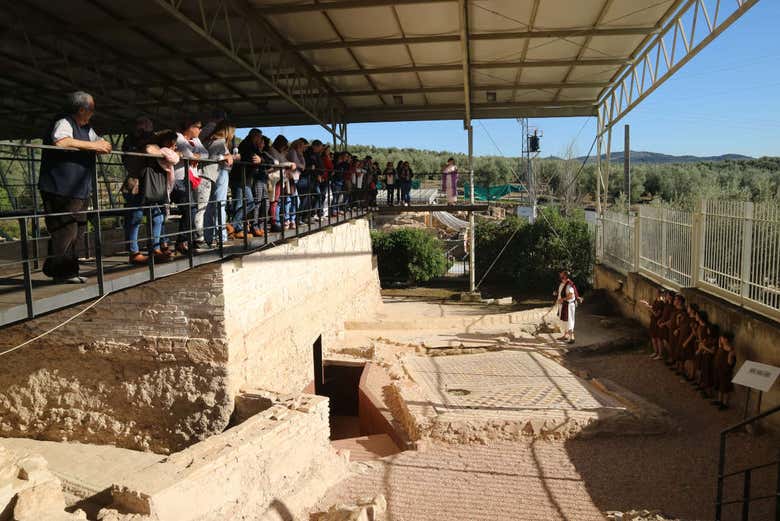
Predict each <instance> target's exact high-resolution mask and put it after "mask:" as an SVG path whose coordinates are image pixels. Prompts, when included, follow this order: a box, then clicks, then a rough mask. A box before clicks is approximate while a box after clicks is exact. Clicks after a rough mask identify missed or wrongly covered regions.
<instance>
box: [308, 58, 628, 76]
mask: <svg viewBox="0 0 780 521" xmlns="http://www.w3.org/2000/svg"><path fill="white" fill-rule="evenodd" d="M625 63H626V59H625V58H595V59H585V60H536V61H511V62H477V63H474V62H471V69H472V70H480V69H516V68H517V67H525V68H547V67H566V66H570V65H580V66H599V67H612V66H620V65H623V64H625ZM462 68H463V65H462V64H461V63H454V64H450V65H417V66H406V67H374V68H366V69H363V70H362V71H361V70H356V69H336V70H330V71H327V70H326V71H321V72H320V74H322V75H323V76H325V77H336V76H355V75H358V76H361V75H363V74H366V73H368V74H402V73H405V72H452V71H459V70H461V69H462Z"/></svg>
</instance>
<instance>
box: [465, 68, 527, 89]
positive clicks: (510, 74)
mask: <svg viewBox="0 0 780 521" xmlns="http://www.w3.org/2000/svg"><path fill="white" fill-rule="evenodd" d="M516 75H517V71H516V70H515V69H474V70H472V71H471V84H472V85H496V84H498V85H510V86H511V85H513V84H514V82H515V76H516Z"/></svg>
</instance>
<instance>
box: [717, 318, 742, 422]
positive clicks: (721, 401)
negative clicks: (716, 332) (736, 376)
mask: <svg viewBox="0 0 780 521" xmlns="http://www.w3.org/2000/svg"><path fill="white" fill-rule="evenodd" d="M736 363H737V356H736V351H735V350H734V337H733V335H732V334H731V333H726V332H722V333H721V334H720V337H719V338H718V351H717V352H716V353H715V358H714V360H713V376H714V382H713V384H714V388H715V391H717V393H718V397H717V399H715V400H713V402H712V404H713V405H716V406H717V407H718V409H719V410H721V411H723V410H726V409H728V407H729V400H730V399H731V394H732V393H733V392H734V384H733V383H731V378H732V376H733V373H734V365H735V364H736Z"/></svg>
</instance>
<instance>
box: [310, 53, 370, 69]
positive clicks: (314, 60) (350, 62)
mask: <svg viewBox="0 0 780 521" xmlns="http://www.w3.org/2000/svg"><path fill="white" fill-rule="evenodd" d="M301 54H302V55H303V56H304V57H305V58H306V59H307V60H308V61H309V63H311V64H313V65H314V66H315V67H316V68H317V69H319V70H321V71H322V70H325V71H328V70H334V69H339V70H340V69H357V68H358V67H357V65H356V64H355V60H354V59H353V58H352V56H350V55H349V52H348V51H347V50H346V49H320V50H313V51H303V52H302V53H301Z"/></svg>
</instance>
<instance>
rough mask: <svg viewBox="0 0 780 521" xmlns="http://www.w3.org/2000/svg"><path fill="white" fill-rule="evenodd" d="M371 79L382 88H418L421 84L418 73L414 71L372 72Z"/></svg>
mask: <svg viewBox="0 0 780 521" xmlns="http://www.w3.org/2000/svg"><path fill="white" fill-rule="evenodd" d="M371 79H372V80H373V82H374V85H376V86H377V87H378V88H380V89H384V90H391V89H416V88H418V87H419V86H420V82H418V81H417V75H416V74H414V73H413V72H404V73H398V74H372V75H371Z"/></svg>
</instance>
